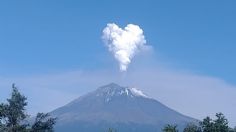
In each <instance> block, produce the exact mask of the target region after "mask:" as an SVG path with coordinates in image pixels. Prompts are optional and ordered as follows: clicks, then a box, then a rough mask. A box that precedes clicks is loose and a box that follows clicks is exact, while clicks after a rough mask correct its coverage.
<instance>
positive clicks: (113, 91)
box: [97, 83, 148, 101]
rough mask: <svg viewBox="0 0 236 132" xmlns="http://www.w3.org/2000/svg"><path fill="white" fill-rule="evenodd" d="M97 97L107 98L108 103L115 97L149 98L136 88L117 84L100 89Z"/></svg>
mask: <svg viewBox="0 0 236 132" xmlns="http://www.w3.org/2000/svg"><path fill="white" fill-rule="evenodd" d="M97 96H105V97H107V101H110V100H111V97H114V96H128V97H132V98H133V97H144V98H148V96H147V95H145V94H144V93H143V92H142V91H141V90H139V89H137V88H134V87H121V86H119V85H117V84H115V83H111V84H108V85H106V86H103V87H100V89H99V92H98V93H97Z"/></svg>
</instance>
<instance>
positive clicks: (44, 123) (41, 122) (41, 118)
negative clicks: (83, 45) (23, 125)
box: [31, 113, 56, 132]
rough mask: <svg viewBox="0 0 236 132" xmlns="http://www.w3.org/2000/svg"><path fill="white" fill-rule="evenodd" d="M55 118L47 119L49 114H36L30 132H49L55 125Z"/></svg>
mask: <svg viewBox="0 0 236 132" xmlns="http://www.w3.org/2000/svg"><path fill="white" fill-rule="evenodd" d="M55 123H56V122H55V118H49V114H44V113H38V114H37V116H36V119H35V122H34V124H33V125H32V130H31V131H32V132H39V131H41V130H44V131H48V132H51V131H53V125H54V124H55Z"/></svg>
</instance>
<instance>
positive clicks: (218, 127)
mask: <svg viewBox="0 0 236 132" xmlns="http://www.w3.org/2000/svg"><path fill="white" fill-rule="evenodd" d="M214 128H215V131H216V132H228V131H229V126H228V120H227V119H226V118H225V116H224V115H223V114H222V113H216V120H214Z"/></svg>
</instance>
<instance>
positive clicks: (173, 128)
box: [162, 124, 178, 132]
mask: <svg viewBox="0 0 236 132" xmlns="http://www.w3.org/2000/svg"><path fill="white" fill-rule="evenodd" d="M162 131H163V132H178V130H177V125H170V124H167V125H166V126H165V127H164V128H163V129H162Z"/></svg>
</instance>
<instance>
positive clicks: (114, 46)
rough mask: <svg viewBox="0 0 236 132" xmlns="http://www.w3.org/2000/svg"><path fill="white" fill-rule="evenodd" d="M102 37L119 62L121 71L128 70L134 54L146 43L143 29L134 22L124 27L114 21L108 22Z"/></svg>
mask: <svg viewBox="0 0 236 132" xmlns="http://www.w3.org/2000/svg"><path fill="white" fill-rule="evenodd" d="M102 38H103V40H104V42H105V44H106V46H107V47H108V49H109V51H110V52H111V53H112V54H113V55H114V57H115V59H116V60H117V61H118V62H119V66H120V70H121V71H126V70H127V68H128V65H129V64H130V63H131V60H132V58H133V57H134V55H135V54H136V53H137V51H139V50H141V49H142V47H144V46H145V44H146V40H145V37H144V35H143V30H142V29H141V28H140V27H139V26H138V25H134V24H128V25H127V26H126V27H125V28H124V29H122V28H120V27H119V26H118V25H116V24H114V23H108V24H107V26H106V27H105V28H104V30H103V36H102Z"/></svg>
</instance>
